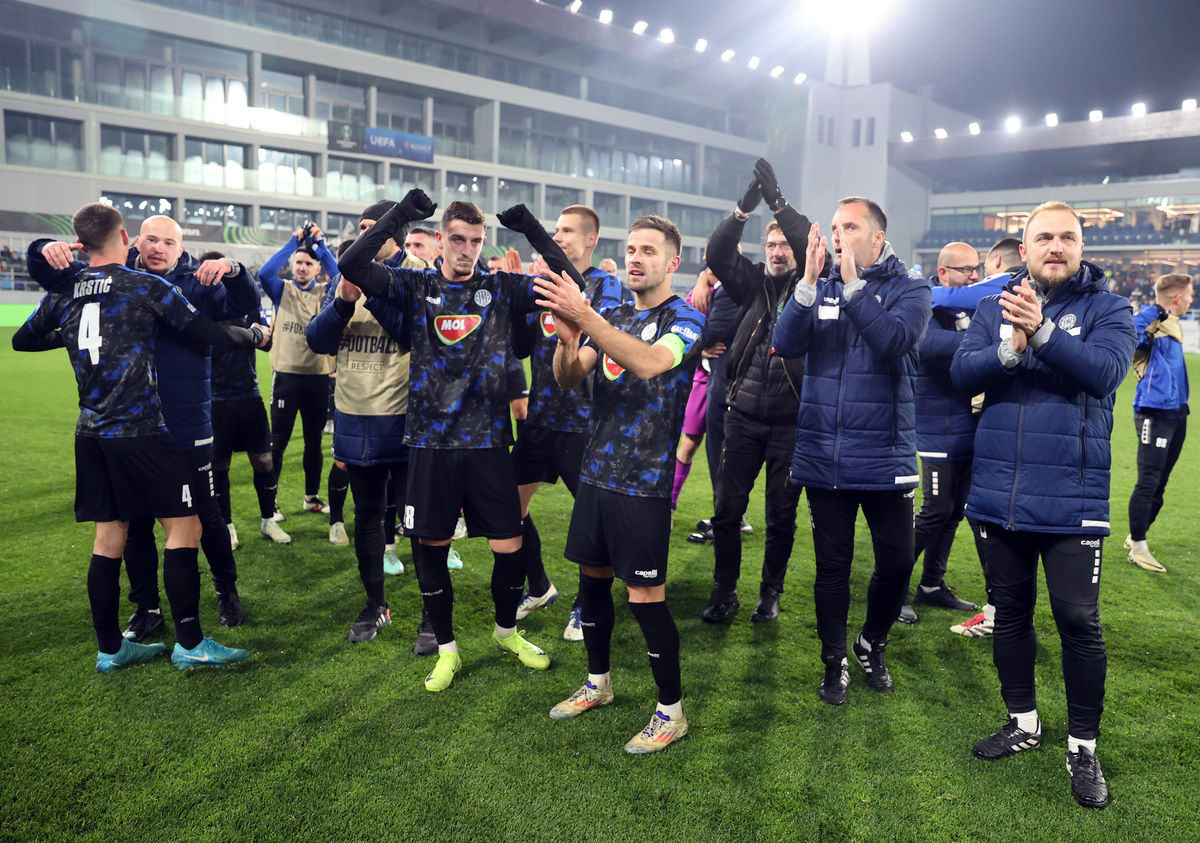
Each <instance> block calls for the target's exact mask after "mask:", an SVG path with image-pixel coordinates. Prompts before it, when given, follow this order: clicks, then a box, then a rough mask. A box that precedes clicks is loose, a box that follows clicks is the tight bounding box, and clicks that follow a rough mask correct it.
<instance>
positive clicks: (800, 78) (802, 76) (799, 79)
mask: <svg viewBox="0 0 1200 843" xmlns="http://www.w3.org/2000/svg"><path fill="white" fill-rule="evenodd" d="M807 78H808V74H807V73H797V74H796V78H795V79H793V80H792V81H793V82H795V83H796V84H797V85H803V84H804V80H805V79H807Z"/></svg>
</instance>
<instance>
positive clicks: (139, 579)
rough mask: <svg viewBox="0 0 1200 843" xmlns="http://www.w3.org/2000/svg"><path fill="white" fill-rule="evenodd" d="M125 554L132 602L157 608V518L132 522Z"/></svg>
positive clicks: (145, 607) (143, 606)
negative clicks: (155, 538)
mask: <svg viewBox="0 0 1200 843" xmlns="http://www.w3.org/2000/svg"><path fill="white" fill-rule="evenodd" d="M226 534H228V531H226ZM124 555H125V574H126V576H128V577H129V600H130V602H131V603H136V604H137V607H138V608H139V609H147V610H149V609H157V608H158V607H159V606H160V605H161V598H160V597H159V594H158V546H157V545H156V544H155V543H154V519H153V518H151V517H150V516H145V517H144V518H134V519H133V520H132V521H130V522H129V532H128V533H127V534H126V537H125V554H124Z"/></svg>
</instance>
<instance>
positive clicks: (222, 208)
mask: <svg viewBox="0 0 1200 843" xmlns="http://www.w3.org/2000/svg"><path fill="white" fill-rule="evenodd" d="M247 211H248V209H247V207H246V206H245V205H222V204H220V203H218V202H195V201H193V200H191V199H187V200H185V201H184V203H183V221H184V222H185V223H187V224H188V225H221V226H224V225H245V224H246V217H247Z"/></svg>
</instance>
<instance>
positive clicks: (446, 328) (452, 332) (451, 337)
mask: <svg viewBox="0 0 1200 843" xmlns="http://www.w3.org/2000/svg"><path fill="white" fill-rule="evenodd" d="M481 322H483V317H482V316H479V315H478V314H475V315H471V314H463V315H461V316H453V315H451V316H437V317H434V320H433V329H434V330H435V331H437V335H438V339H440V340H441V341H442V342H444V343H445V344H446V345H454V344H455V343H456V342H459V341H461V340H462V339H463V338H464V337H466V336H467V335H468V334H470V333H471V332H472V331H474V330H475V329H476V328H478V327H479V324H480V323H481Z"/></svg>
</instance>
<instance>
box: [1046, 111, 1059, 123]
mask: <svg viewBox="0 0 1200 843" xmlns="http://www.w3.org/2000/svg"><path fill="white" fill-rule="evenodd" d="M1046 125H1047V126H1057V125H1058V115H1057V114H1055V113H1054V112H1050V113H1049V114H1047V115H1046Z"/></svg>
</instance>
